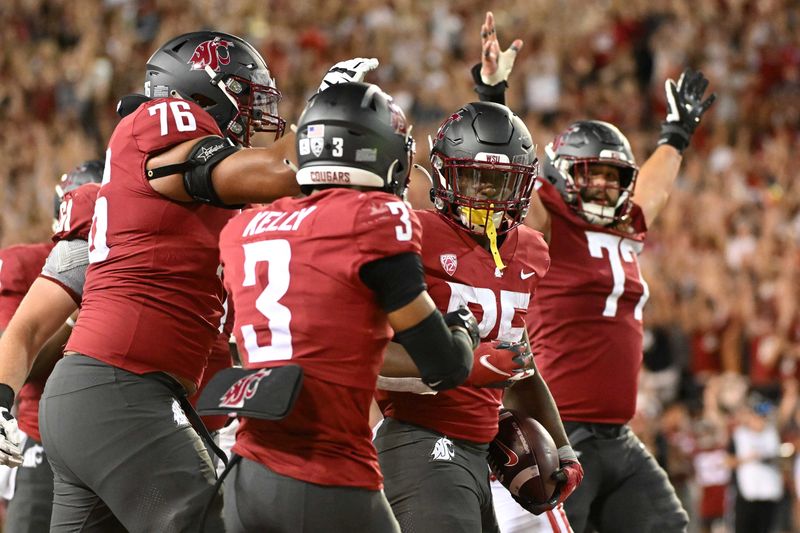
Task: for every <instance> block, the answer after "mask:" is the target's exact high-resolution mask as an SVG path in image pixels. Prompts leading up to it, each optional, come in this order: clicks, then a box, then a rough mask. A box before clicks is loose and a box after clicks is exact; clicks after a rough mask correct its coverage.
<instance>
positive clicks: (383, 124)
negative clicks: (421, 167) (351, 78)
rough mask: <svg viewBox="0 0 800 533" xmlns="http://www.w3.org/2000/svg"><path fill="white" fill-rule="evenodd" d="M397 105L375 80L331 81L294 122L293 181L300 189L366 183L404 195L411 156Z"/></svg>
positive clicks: (405, 126) (403, 118)
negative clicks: (295, 153) (294, 159)
mask: <svg viewBox="0 0 800 533" xmlns="http://www.w3.org/2000/svg"><path fill="white" fill-rule="evenodd" d="M410 133H411V126H410V125H409V124H408V121H407V120H406V116H405V114H404V113H403V110H402V109H400V108H399V107H398V106H397V105H396V104H395V103H394V102H393V101H392V97H391V96H389V95H388V94H386V93H385V92H383V91H382V90H381V89H380V87H378V86H377V85H372V84H369V83H360V82H349V83H339V84H336V85H331V86H330V87H328V88H327V89H325V90H324V91H321V92H319V93H317V94H316V95H314V96H313V97H312V98H311V100H310V101H309V102H308V106H306V109H305V110H304V111H303V114H302V115H301V116H300V120H299V121H298V122H297V145H296V146H297V161H298V163H299V167H300V168H299V170H298V171H297V182H298V183H299V184H300V189H301V190H302V191H303V193H305V194H308V193H309V192H310V191H311V190H312V189H315V188H316V189H319V188H327V187H349V186H359V187H369V188H374V189H378V190H382V191H385V192H389V193H392V194H396V195H397V196H400V197H402V196H404V194H405V191H406V187H407V185H408V176H409V173H410V172H411V163H412V161H413V157H414V139H413V138H412V137H411V135H410Z"/></svg>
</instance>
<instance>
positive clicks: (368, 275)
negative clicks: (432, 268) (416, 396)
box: [359, 253, 472, 390]
mask: <svg viewBox="0 0 800 533" xmlns="http://www.w3.org/2000/svg"><path fill="white" fill-rule="evenodd" d="M359 276H360V277H361V280H362V281H363V282H364V284H365V285H366V286H367V287H369V288H370V289H372V290H373V291H375V294H376V295H377V298H378V302H379V303H380V306H381V309H383V310H384V311H386V312H387V313H391V312H392V311H396V310H398V309H400V308H401V307H403V306H405V305H408V304H409V303H411V302H412V301H413V300H414V298H416V297H417V296H419V294H420V293H421V292H422V291H424V290H426V289H427V285H426V284H425V273H424V270H423V268H422V261H421V259H420V257H419V255H418V254H414V253H405V254H399V255H394V256H391V257H385V258H382V259H378V260H376V261H372V262H370V263H367V264H365V265H363V266H362V267H361V270H360V271H359ZM394 340H395V342H398V343H400V344H401V345H402V346H403V348H405V349H406V351H407V352H408V355H410V356H411V359H412V360H413V361H414V364H416V365H417V368H418V369H419V374H420V376H421V377H422V381H424V382H425V384H426V385H428V386H429V387H431V388H432V389H434V390H445V389H451V388H453V387H456V386H458V385H460V384H461V383H463V382H464V380H465V379H467V376H469V373H470V371H471V370H472V339H471V338H470V336H469V335H468V334H467V333H466V331H465V330H464V329H463V328H461V327H459V328H453V329H452V330H451V329H450V328H449V327H448V326H447V324H445V321H444V318H443V317H442V314H441V313H439V311H435V310H434V311H433V312H432V313H431V314H430V315H428V317H427V318H425V320H423V321H422V322H420V323H419V324H417V325H416V326H413V327H411V328H409V329H407V330H405V331H400V332H397V333H396V334H395V337H394Z"/></svg>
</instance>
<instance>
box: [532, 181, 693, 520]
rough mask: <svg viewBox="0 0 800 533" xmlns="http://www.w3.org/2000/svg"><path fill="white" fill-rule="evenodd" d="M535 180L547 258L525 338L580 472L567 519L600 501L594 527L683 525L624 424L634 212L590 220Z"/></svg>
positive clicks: (631, 397) (638, 237)
mask: <svg viewBox="0 0 800 533" xmlns="http://www.w3.org/2000/svg"><path fill="white" fill-rule="evenodd" d="M539 183H540V184H541V185H540V188H539V189H538V194H539V197H540V198H541V200H542V203H543V204H544V206H545V208H546V209H547V211H548V212H549V213H550V220H551V236H552V237H551V241H550V256H551V258H552V264H551V266H550V271H549V272H548V274H547V277H546V278H545V279H544V280H542V283H540V285H539V289H538V292H537V296H536V299H535V300H534V301H533V305H532V307H531V310H530V321H529V323H528V324H529V328H528V335H529V336H530V339H531V343H532V347H533V352H534V353H535V354H536V362H537V366H538V368H539V371H540V372H541V373H542V377H543V378H544V379H545V381H546V382H547V384H548V386H549V388H550V391H551V392H552V394H553V398H554V399H555V401H556V404H557V406H558V409H559V412H560V413H561V417H562V418H563V420H564V427H565V429H566V430H567V434H568V435H569V439H570V443H571V444H572V447H573V448H574V449H575V450H576V452H577V454H578V457H579V458H580V461H581V464H582V465H583V468H584V471H585V472H586V475H585V477H584V479H583V481H582V483H581V484H580V486H579V487H578V488H577V489H576V490H575V492H574V493H573V494H572V495H571V496H570V497H569V498H568V499H567V500H566V502H565V503H564V508H565V510H566V513H567V516H568V517H569V521H570V524H571V526H572V527H573V528H574V530H575V531H576V532H579V533H582V532H583V531H584V528H586V527H587V523H588V522H589V520H590V516H589V515H590V511H591V509H592V508H593V506H592V503H593V502H596V501H597V500H598V499H602V501H603V504H602V505H603V511H602V513H600V514H601V515H602V516H600V514H598V516H595V515H592V517H591V519H592V521H593V522H596V523H593V524H592V525H593V526H594V527H596V528H599V529H600V530H601V531H627V530H631V531H633V530H637V531H638V530H640V529H641V530H644V529H646V528H648V527H649V526H647V524H649V523H651V520H652V519H653V517H658V520H657V522H658V524H659V526H660V527H663V531H664V532H665V533H666V532H667V531H669V532H673V531H684V530H685V527H686V524H687V520H688V517H687V515H686V513H685V511H683V509H682V507H681V505H680V502H679V500H678V499H677V496H676V495H675V491H674V489H673V488H672V486H671V485H670V484H669V480H668V478H667V476H666V473H665V472H664V470H663V469H662V468H661V467H660V466H659V465H658V463H657V462H656V461H655V459H654V458H653V456H652V455H651V454H650V453H649V452H648V451H647V450H646V448H645V447H644V445H643V444H642V443H641V441H640V440H639V439H638V438H637V437H636V436H635V435H634V434H633V432H632V431H631V430H630V427H629V426H628V425H627V422H628V421H629V420H630V419H631V417H632V416H633V414H634V411H635V408H636V393H637V378H638V374H639V368H640V366H641V362H642V335H643V334H642V310H643V307H644V305H645V303H646V302H647V298H648V295H649V292H648V288H647V283H646V282H645V281H644V280H643V279H642V277H641V273H640V271H639V263H638V259H637V256H638V254H639V253H640V252H641V250H642V248H643V241H644V237H645V235H646V231H647V228H646V224H645V220H644V217H643V215H642V211H641V209H640V208H639V207H638V206H636V205H634V206H633V209H632V211H631V214H630V221H629V222H628V223H627V225H626V226H625V227H628V228H630V231H629V232H628V231H620V230H618V229H615V228H614V227H606V226H602V225H598V224H590V223H588V222H587V221H585V220H584V219H583V218H581V217H580V216H579V215H577V214H576V213H575V211H574V210H573V209H572V208H571V207H570V206H568V205H567V204H566V203H565V202H564V200H563V198H562V196H561V195H560V193H559V191H558V189H556V187H555V186H553V185H552V184H551V183H550V182H549V181H547V180H540V181H539ZM608 487H614V489H613V490H611V489H609V488H608Z"/></svg>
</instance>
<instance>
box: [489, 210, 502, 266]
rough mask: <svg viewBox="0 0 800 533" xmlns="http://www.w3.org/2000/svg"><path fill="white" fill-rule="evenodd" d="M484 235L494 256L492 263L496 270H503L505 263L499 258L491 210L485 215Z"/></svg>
mask: <svg viewBox="0 0 800 533" xmlns="http://www.w3.org/2000/svg"><path fill="white" fill-rule="evenodd" d="M486 236H487V237H489V249H490V250H491V252H492V257H493V258H494V264H495V266H497V269H498V270H503V269H504V268H505V267H506V265H504V264H503V260H502V259H501V258H500V250H498V249H497V228H495V227H494V218H493V217H492V212H491V211H489V212H488V213H487V216H486Z"/></svg>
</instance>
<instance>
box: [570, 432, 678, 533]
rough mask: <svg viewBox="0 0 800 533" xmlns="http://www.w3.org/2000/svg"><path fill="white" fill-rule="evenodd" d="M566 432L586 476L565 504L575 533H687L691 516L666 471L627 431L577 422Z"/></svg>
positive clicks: (635, 437) (640, 442)
mask: <svg viewBox="0 0 800 533" xmlns="http://www.w3.org/2000/svg"><path fill="white" fill-rule="evenodd" d="M564 427H565V429H566V430H567V433H568V434H569V436H570V440H571V441H573V442H574V444H573V448H575V451H576V452H577V454H578V460H579V461H580V462H581V465H582V466H583V471H584V472H585V476H584V478H583V482H581V484H580V486H578V488H577V489H576V490H575V492H573V493H572V495H571V496H570V497H569V498H567V501H565V502H564V510H565V511H566V513H567V518H569V523H570V525H571V526H572V529H573V530H574V531H575V533H584V532H585V531H594V530H595V529H596V530H597V531H598V532H600V533H627V532H631V533H685V531H686V529H687V527H688V525H689V515H688V514H687V513H686V511H684V510H683V507H682V506H681V502H680V500H678V497H677V495H676V494H675V489H674V488H673V487H672V485H671V484H670V482H669V478H667V474H666V472H664V469H663V468H661V466H659V464H658V462H656V460H655V458H654V457H653V456H652V455H651V454H650V452H649V451H647V448H645V446H644V444H642V441H640V440H639V438H638V437H637V436H636V435H634V433H633V431H631V429H630V427H628V426H627V425H611V424H585V423H581V422H565V423H564ZM581 434H583V436H582V437H580V436H579V437H578V439H579V441H576V440H575V436H576V435H581Z"/></svg>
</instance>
